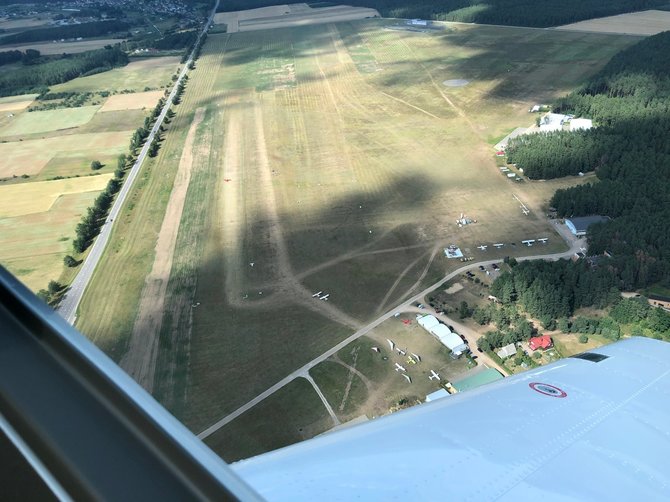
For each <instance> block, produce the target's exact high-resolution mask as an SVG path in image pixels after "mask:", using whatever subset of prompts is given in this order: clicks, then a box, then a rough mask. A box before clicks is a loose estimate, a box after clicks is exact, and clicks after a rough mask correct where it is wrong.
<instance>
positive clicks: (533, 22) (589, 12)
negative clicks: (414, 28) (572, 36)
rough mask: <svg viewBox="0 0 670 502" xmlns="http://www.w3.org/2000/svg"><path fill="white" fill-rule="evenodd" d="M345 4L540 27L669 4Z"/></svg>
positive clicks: (629, 0) (550, 0)
mask: <svg viewBox="0 0 670 502" xmlns="http://www.w3.org/2000/svg"><path fill="white" fill-rule="evenodd" d="M284 3H286V2H281V1H278V0H227V1H225V2H221V4H220V5H219V10H220V11H235V10H243V9H252V8H256V7H265V6H268V5H278V4H284ZM343 3H345V4H347V5H353V6H357V7H371V8H373V9H377V10H378V11H379V13H380V14H381V15H382V16H384V17H397V18H404V19H407V18H421V19H433V20H436V21H460V22H466V23H485V24H502V25H509V26H537V27H546V26H557V25H561V24H568V23H574V22H576V21H581V20H583V19H591V18H595V17H602V16H611V15H614V14H621V13H624V12H633V11H639V10H645V9H650V8H653V7H658V6H661V5H667V1H666V0H618V1H616V2H612V1H608V0H563V1H560V2H557V1H555V0H348V1H346V2H343ZM328 4H331V2H328ZM315 5H317V6H318V3H315Z"/></svg>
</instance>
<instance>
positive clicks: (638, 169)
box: [509, 32, 670, 289]
mask: <svg viewBox="0 0 670 502" xmlns="http://www.w3.org/2000/svg"><path fill="white" fill-rule="evenodd" d="M555 111H557V112H561V113H574V114H575V115H580V116H586V117H590V118H593V119H594V121H595V122H596V124H597V127H596V128H594V129H592V130H589V131H583V132H577V133H569V132H560V133H549V134H536V135H528V136H524V137H523V138H522V139H521V140H520V141H517V142H515V143H513V144H512V145H511V146H510V152H509V161H510V162H516V163H518V165H519V166H520V167H523V168H524V172H525V173H526V174H527V175H528V176H529V177H531V178H554V177H558V176H562V175H565V174H576V172H578V171H591V170H595V172H596V175H597V178H598V181H597V182H595V183H590V184H586V185H582V186H578V187H573V188H568V189H565V190H559V191H557V192H556V194H555V195H554V197H553V199H552V201H551V205H552V206H553V207H555V208H556V209H557V212H558V215H559V216H562V217H569V216H585V215H590V214H601V215H606V216H610V217H611V218H613V221H611V222H609V223H607V224H604V225H597V226H595V227H594V228H592V229H591V235H590V237H589V250H590V252H591V253H593V254H598V253H602V252H604V251H609V252H610V254H612V255H613V258H612V259H611V260H610V262H611V263H610V267H611V268H612V270H613V272H614V273H615V274H616V275H617V277H618V279H619V286H620V287H622V288H625V289H630V288H639V287H645V286H647V285H649V284H652V283H655V282H659V281H661V282H663V281H668V280H669V277H670V204H669V203H670V141H669V140H668V138H670V32H665V33H661V34H659V35H656V36H653V37H650V38H647V39H645V40H643V41H641V42H639V43H638V44H636V45H634V46H632V47H630V48H629V49H627V50H624V51H623V52H621V53H619V54H618V55H616V56H615V57H614V58H613V59H612V60H611V61H610V63H608V64H607V65H606V67H605V68H604V69H603V70H602V71H601V72H600V73H599V74H598V75H597V76H596V77H594V78H593V79H592V80H591V81H590V82H589V83H588V84H587V85H585V86H584V88H582V89H580V90H579V91H577V92H574V93H572V94H570V95H569V96H566V97H565V98H563V99H562V100H560V101H559V103H558V104H557V106H556V108H555Z"/></svg>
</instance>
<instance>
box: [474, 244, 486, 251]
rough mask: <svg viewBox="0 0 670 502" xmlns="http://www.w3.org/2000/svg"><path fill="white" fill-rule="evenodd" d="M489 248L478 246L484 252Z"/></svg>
mask: <svg viewBox="0 0 670 502" xmlns="http://www.w3.org/2000/svg"><path fill="white" fill-rule="evenodd" d="M487 247H488V246H484V245H483V244H482V245H481V246H477V248H479V249H481V250H482V251H486V248H487Z"/></svg>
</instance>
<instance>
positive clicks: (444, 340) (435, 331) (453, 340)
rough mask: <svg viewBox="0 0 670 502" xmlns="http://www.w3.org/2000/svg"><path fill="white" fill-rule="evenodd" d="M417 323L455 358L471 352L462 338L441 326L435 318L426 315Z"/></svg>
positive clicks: (418, 319)
mask: <svg viewBox="0 0 670 502" xmlns="http://www.w3.org/2000/svg"><path fill="white" fill-rule="evenodd" d="M417 322H418V323H419V325H421V327H422V328H423V329H425V330H426V331H428V332H429V333H430V334H431V335H433V336H434V337H435V338H437V339H438V340H439V342H440V343H441V344H442V345H444V346H445V347H447V348H448V349H449V350H450V351H451V352H452V353H453V355H454V356H456V357H458V356H460V355H461V354H463V353H464V352H467V351H468V350H469V349H468V345H467V344H466V343H464V342H463V340H462V339H461V337H460V336H458V335H457V334H456V333H453V332H452V331H451V330H450V329H449V327H448V326H445V325H444V324H440V321H438V320H437V318H436V317H435V316H432V315H426V316H423V317H419V318H417Z"/></svg>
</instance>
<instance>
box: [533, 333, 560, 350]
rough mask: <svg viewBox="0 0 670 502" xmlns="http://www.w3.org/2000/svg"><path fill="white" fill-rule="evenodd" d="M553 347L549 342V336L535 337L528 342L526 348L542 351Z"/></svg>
mask: <svg viewBox="0 0 670 502" xmlns="http://www.w3.org/2000/svg"><path fill="white" fill-rule="evenodd" d="M553 345H554V344H553V342H552V341H551V337H550V336H549V335H542V336H535V337H533V338H531V339H530V340H529V341H528V346H529V347H530V350H537V349H543V350H544V349H548V348H550V347H552V346H553Z"/></svg>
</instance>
